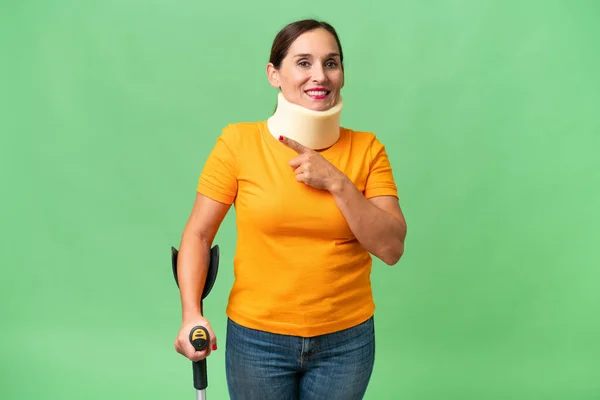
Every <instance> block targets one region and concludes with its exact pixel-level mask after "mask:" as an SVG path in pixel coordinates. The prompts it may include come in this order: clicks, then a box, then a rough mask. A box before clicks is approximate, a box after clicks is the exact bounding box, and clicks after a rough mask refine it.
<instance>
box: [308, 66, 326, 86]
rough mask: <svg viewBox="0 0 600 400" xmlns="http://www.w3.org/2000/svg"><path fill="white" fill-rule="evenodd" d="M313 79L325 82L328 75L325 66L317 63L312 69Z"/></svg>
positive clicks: (316, 81)
mask: <svg viewBox="0 0 600 400" xmlns="http://www.w3.org/2000/svg"><path fill="white" fill-rule="evenodd" d="M311 72H312V80H313V82H315V83H320V82H324V81H325V80H326V79H327V75H325V71H324V70H323V66H322V65H320V64H318V63H315V64H314V67H313V69H312V71H311Z"/></svg>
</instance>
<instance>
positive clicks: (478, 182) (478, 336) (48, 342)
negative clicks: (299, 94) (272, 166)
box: [0, 0, 600, 400]
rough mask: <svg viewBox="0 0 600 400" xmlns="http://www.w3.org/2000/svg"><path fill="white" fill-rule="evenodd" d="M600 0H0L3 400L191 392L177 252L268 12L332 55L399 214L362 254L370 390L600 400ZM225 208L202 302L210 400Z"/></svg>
mask: <svg viewBox="0 0 600 400" xmlns="http://www.w3.org/2000/svg"><path fill="white" fill-rule="evenodd" d="M599 15H600V3H599V2H597V1H583V0H575V1H475V0H473V1H466V0H464V1H460V0H453V1H441V0H439V1H416V0H415V1H396V2H389V3H388V2H383V1H369V2H360V3H359V2H357V3H355V4H350V2H347V1H342V0H332V1H328V2H323V3H320V4H319V2H317V1H302V2H290V3H286V2H275V1H249V2H246V1H239V0H238V1H231V2H216V1H209V2H203V1H198V0H197V1H189V0H181V1H177V2H174V1H166V0H154V1H141V0H127V1H124V0H118V1H117V0H104V1H75V0H52V1H23V0H21V1H3V2H2V3H1V5H0V40H1V42H0V44H1V47H0V51H1V53H0V68H1V70H0V79H1V80H0V102H1V103H0V124H1V125H0V130H1V136H0V138H1V142H0V149H1V150H0V156H1V157H0V160H1V161H0V162H1V165H0V167H1V174H2V177H1V178H2V179H1V182H2V196H1V199H2V200H1V201H2V203H1V204H2V207H0V217H1V226H2V238H1V244H0V246H2V252H1V261H2V278H1V283H0V285H1V294H0V296H1V298H0V300H1V305H0V307H1V308H0V311H1V320H0V326H1V329H0V335H1V337H2V340H1V341H0V354H1V355H0V382H1V383H0V398H2V399H38V398H47V399H145V400H149V399H185V398H189V399H191V398H193V396H194V392H193V388H192V386H191V368H190V363H189V362H188V361H187V360H186V359H184V358H183V357H182V356H180V355H179V354H177V353H176V352H175V351H174V349H173V341H174V339H175V336H176V334H177V331H178V329H179V322H180V309H179V297H178V292H177V288H176V286H175V283H174V281H173V278H172V275H171V269H170V268H171V267H170V253H169V251H170V246H171V245H176V246H178V245H179V239H180V235H181V232H182V229H183V226H184V224H185V222H186V220H187V217H188V215H189V212H190V210H191V206H192V202H193V199H194V194H195V187H196V183H197V179H198V175H199V173H200V171H201V168H202V166H203V163H204V161H205V159H206V156H207V155H208V153H209V151H210V150H211V148H212V146H213V144H214V142H215V139H216V137H217V136H218V135H219V134H220V132H221V129H222V128H223V127H224V126H225V125H227V124H229V123H231V122H237V121H255V120H260V119H265V118H267V117H268V116H269V114H270V112H271V111H272V110H273V106H274V104H275V101H276V92H275V89H273V88H272V87H270V86H269V85H268V83H267V80H266V76H265V65H266V62H267V60H268V55H269V50H270V46H271V41H272V39H273V37H274V35H275V34H276V33H277V31H278V30H279V29H280V28H281V27H283V26H284V25H285V24H286V23H288V22H290V21H292V20H295V19H300V18H305V17H316V18H321V19H325V20H327V21H329V22H331V23H332V24H334V26H335V27H336V28H337V29H338V31H339V34H340V37H341V40H342V45H343V46H344V51H345V55H346V87H345V89H344V90H343V95H344V96H345V108H344V111H343V116H342V122H343V124H344V125H345V126H348V127H351V128H354V129H359V130H369V131H373V132H375V133H376V134H377V135H378V137H379V138H380V140H381V141H382V142H384V144H385V145H386V147H387V149H388V152H389V155H390V158H391V162H392V166H393V168H394V172H395V176H396V179H397V183H398V186H399V190H400V195H401V205H402V207H403V209H404V212H405V214H406V218H407V222H408V228H409V229H408V238H407V241H406V252H405V255H404V257H403V259H402V260H401V261H400V263H399V264H398V265H396V266H395V267H391V268H390V267H387V266H385V265H384V264H383V263H382V262H380V261H378V260H375V263H374V270H373V275H372V278H373V286H374V290H375V300H376V303H377V307H378V308H377V312H376V319H377V327H376V332H377V346H378V348H377V349H378V351H377V359H376V365H375V370H374V374H373V378H372V381H371V385H370V387H369V389H368V394H367V398H368V399H411V400H425V399H436V400H438V399H478V400H479V399H494V400H495V399H544V400H545V399H569V400H575V399H599V398H600V272H599V268H598V267H600V257H599V255H598V250H597V249H596V248H595V247H594V246H596V245H597V242H598V238H599V234H598V226H599V222H600V221H599V220H600V218H599V217H600V212H599V211H598V209H599V205H600V191H599V189H598V185H599V183H600V177H599V175H600V174H599V171H600V165H599V161H598V159H599V156H598V151H599V149H600V140H599V139H598V135H599V133H600V118H599V116H598V114H599V111H600V83H599V82H600V80H599V79H598V71H599V70H600V63H599V61H600V46H599V44H598V43H599V42H600V28H599V26H600V25H599V24H598V16H599ZM234 218H235V214H234V212H233V210H232V212H231V213H230V214H229V215H228V216H227V218H226V220H225V221H224V223H223V225H222V228H221V230H220V231H219V233H218V236H217V238H216V243H218V244H219V245H220V247H221V254H222V261H221V267H220V270H219V279H218V280H217V283H216V285H215V288H214V291H213V292H212V293H211V296H210V297H209V298H208V299H207V301H206V303H205V311H206V315H207V316H208V317H209V318H210V319H211V321H212V324H213V327H214V328H215V330H216V332H217V335H218V340H219V343H220V344H221V346H220V348H219V350H218V351H216V352H215V353H213V355H211V357H210V359H209V385H210V386H209V389H208V392H207V393H208V396H209V397H210V398H212V399H225V398H227V391H226V382H225V373H224V350H225V346H224V344H225V314H224V311H225V306H226V301H227V295H228V292H229V289H230V287H231V284H232V259H233V255H234V249H235V225H234V223H235V219H234Z"/></svg>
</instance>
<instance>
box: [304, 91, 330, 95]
mask: <svg viewBox="0 0 600 400" xmlns="http://www.w3.org/2000/svg"><path fill="white" fill-rule="evenodd" d="M306 93H308V95H309V96H326V95H327V92H326V91H324V90H320V91H317V90H309V91H308V92H306Z"/></svg>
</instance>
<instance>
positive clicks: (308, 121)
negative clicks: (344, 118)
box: [267, 92, 343, 150]
mask: <svg viewBox="0 0 600 400" xmlns="http://www.w3.org/2000/svg"><path fill="white" fill-rule="evenodd" d="M342 106H343V101H342V99H341V98H340V100H339V101H338V102H337V104H336V105H335V106H333V107H332V108H330V109H329V110H326V111H314V110H309V109H307V108H305V107H302V106H299V105H297V104H293V103H290V102H289V101H287V100H286V99H285V98H284V97H283V94H282V93H281V92H279V94H278V96H277V109H276V110H275V113H274V114H273V115H272V116H271V117H270V118H269V119H268V121H267V123H268V127H269V131H270V132H271V134H272V135H273V136H275V137H276V138H277V137H279V136H285V137H288V138H290V139H293V140H295V141H297V142H298V143H300V144H301V145H303V146H306V147H308V148H309V149H313V150H320V149H325V148H327V147H331V146H332V145H333V144H335V142H337V140H338V139H339V137H340V114H341V112H342Z"/></svg>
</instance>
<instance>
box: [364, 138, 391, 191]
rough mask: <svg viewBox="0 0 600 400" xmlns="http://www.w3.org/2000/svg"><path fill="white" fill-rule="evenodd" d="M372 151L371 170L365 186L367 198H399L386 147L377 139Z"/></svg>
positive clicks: (374, 141) (373, 143)
mask: <svg viewBox="0 0 600 400" xmlns="http://www.w3.org/2000/svg"><path fill="white" fill-rule="evenodd" d="M370 150H371V168H370V170H369V176H368V177H367V183H366V185H365V197H366V198H371V197H376V196H395V197H398V189H397V187H396V183H395V182H394V176H393V174H392V166H391V165H390V160H389V159H388V156H387V153H386V151H385V146H384V145H383V144H382V143H381V142H379V141H378V140H377V139H374V140H373V142H372V144H371V149H370Z"/></svg>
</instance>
